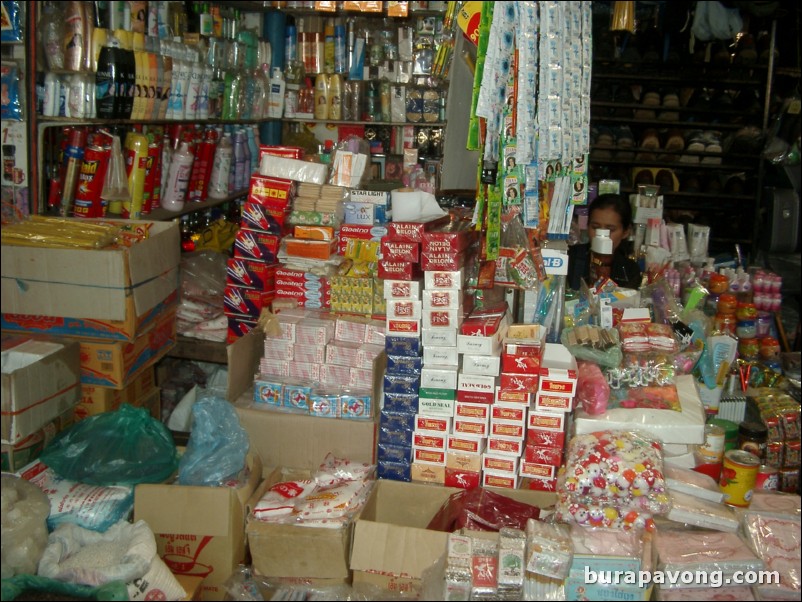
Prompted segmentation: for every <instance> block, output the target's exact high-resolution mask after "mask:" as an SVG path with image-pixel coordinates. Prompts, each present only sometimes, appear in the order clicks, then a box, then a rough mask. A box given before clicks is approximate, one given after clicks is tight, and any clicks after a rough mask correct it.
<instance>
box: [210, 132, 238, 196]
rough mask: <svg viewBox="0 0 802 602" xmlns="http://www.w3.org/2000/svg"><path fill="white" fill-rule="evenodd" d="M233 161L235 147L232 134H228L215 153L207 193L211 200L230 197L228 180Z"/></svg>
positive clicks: (225, 134)
mask: <svg viewBox="0 0 802 602" xmlns="http://www.w3.org/2000/svg"><path fill="white" fill-rule="evenodd" d="M233 159H234V145H233V144H232V142H231V134H229V133H228V132H226V133H224V134H223V138H222V139H221V140H220V143H219V144H218V145H217V149H216V150H215V153H214V162H213V164H212V173H211V175H210V176H209V188H208V193H207V196H208V197H209V198H210V199H223V198H225V197H227V196H228V179H229V174H230V173H231V164H232V161H233Z"/></svg>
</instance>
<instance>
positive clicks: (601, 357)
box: [560, 325, 623, 368]
mask: <svg viewBox="0 0 802 602" xmlns="http://www.w3.org/2000/svg"><path fill="white" fill-rule="evenodd" d="M560 342H561V343H562V344H563V345H565V346H566V347H567V348H568V351H570V352H571V355H573V356H574V357H575V358H576V359H577V360H586V361H589V362H593V363H595V364H598V365H599V366H602V367H604V368H617V367H618V366H619V365H620V364H621V360H622V359H623V354H622V353H621V345H620V343H619V339H618V331H617V330H616V329H614V328H603V327H601V326H587V325H582V326H577V327H576V328H566V329H565V330H563V331H562V333H561V334H560Z"/></svg>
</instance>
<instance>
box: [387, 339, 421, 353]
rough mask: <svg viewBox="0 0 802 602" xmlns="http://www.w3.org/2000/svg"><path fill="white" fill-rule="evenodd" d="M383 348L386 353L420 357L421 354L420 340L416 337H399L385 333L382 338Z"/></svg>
mask: <svg viewBox="0 0 802 602" xmlns="http://www.w3.org/2000/svg"><path fill="white" fill-rule="evenodd" d="M384 350H385V351H386V352H387V355H408V356H410V357H420V356H421V355H422V354H423V347H422V346H421V340H420V339H419V338H417V337H399V336H392V335H387V336H386V337H385V338H384Z"/></svg>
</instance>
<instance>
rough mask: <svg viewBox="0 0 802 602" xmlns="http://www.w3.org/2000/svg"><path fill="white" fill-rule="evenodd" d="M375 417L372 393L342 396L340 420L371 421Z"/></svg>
mask: <svg viewBox="0 0 802 602" xmlns="http://www.w3.org/2000/svg"><path fill="white" fill-rule="evenodd" d="M372 417H373V399H372V397H371V394H370V393H357V392H355V391H352V392H350V393H343V394H341V395H340V418H345V419H346V420H370V419H371V418H372Z"/></svg>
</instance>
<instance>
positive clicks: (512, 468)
mask: <svg viewBox="0 0 802 602" xmlns="http://www.w3.org/2000/svg"><path fill="white" fill-rule="evenodd" d="M482 470H489V471H491V472H507V473H511V474H516V473H517V472H518V458H517V457H513V456H497V455H495V454H488V453H484V454H482Z"/></svg>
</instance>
